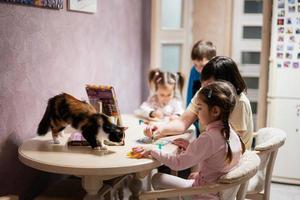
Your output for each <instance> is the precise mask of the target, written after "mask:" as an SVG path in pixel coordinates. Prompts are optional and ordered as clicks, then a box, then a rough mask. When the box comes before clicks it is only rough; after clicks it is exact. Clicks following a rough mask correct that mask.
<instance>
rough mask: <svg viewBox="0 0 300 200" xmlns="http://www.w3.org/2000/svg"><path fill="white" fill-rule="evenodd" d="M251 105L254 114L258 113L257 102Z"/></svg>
mask: <svg viewBox="0 0 300 200" xmlns="http://www.w3.org/2000/svg"><path fill="white" fill-rule="evenodd" d="M250 104H251V109H252V114H256V113H257V102H250Z"/></svg>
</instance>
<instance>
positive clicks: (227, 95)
mask: <svg viewBox="0 0 300 200" xmlns="http://www.w3.org/2000/svg"><path fill="white" fill-rule="evenodd" d="M235 96H236V92H235V89H234V87H233V86H232V84H230V83H229V82H225V81H215V82H213V83H211V84H209V85H207V86H205V87H202V88H201V89H200V91H199V93H198V96H197V98H200V99H201V100H202V101H203V102H204V103H206V104H207V106H208V109H209V110H211V109H212V107H213V106H218V107H219V108H220V110H221V114H220V118H219V120H221V121H222V122H223V124H224V128H223V129H222V135H223V137H224V139H225V141H226V144H227V146H228V151H227V155H226V161H229V162H231V160H232V151H231V148H230V144H229V137H230V126H229V116H230V114H231V112H232V111H233V109H234V106H235V104H236V100H235ZM240 141H241V144H242V149H243V152H244V151H245V145H244V143H243V142H242V140H241V139H240Z"/></svg>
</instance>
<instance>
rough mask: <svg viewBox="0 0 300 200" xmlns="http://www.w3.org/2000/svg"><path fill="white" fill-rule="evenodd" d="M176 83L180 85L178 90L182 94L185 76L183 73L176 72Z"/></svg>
mask: <svg viewBox="0 0 300 200" xmlns="http://www.w3.org/2000/svg"><path fill="white" fill-rule="evenodd" d="M176 79H177V80H176V84H177V86H178V90H179V92H180V94H181V96H182V90H183V86H184V77H183V76H182V74H181V73H180V72H177V74H176Z"/></svg>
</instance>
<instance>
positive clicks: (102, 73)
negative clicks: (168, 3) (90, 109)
mask: <svg viewBox="0 0 300 200" xmlns="http://www.w3.org/2000/svg"><path fill="white" fill-rule="evenodd" d="M65 2H66V1H65ZM149 2H150V1H140V0H131V1H124V0H123V1H121V0H101V1H100V0H99V1H98V11H97V13H96V14H84V13H76V12H69V11H67V10H66V3H65V5H64V9H62V10H59V11H58V10H50V9H41V8H34V7H27V6H19V5H12V4H3V3H0V91H1V92H0V120H1V121H0V123H1V124H0V136H1V137H0V179H1V181H0V196H1V195H4V194H7V193H10V194H19V195H21V199H30V198H32V195H34V194H35V193H36V192H38V191H39V190H40V189H43V187H45V186H46V185H47V184H48V183H49V181H51V180H52V179H56V178H57V177H55V176H53V175H52V174H46V173H42V172H39V171H36V170H33V169H31V168H29V167H26V166H24V165H23V164H21V163H20V162H19V161H18V158H17V148H18V146H19V145H20V144H21V143H22V142H23V141H24V140H27V139H29V138H31V137H34V136H35V132H36V128H37V124H38V122H39V120H40V119H41V117H42V114H43V112H44V109H45V106H46V102H47V99H48V98H49V97H51V96H53V95H56V94H58V93H60V92H67V93H70V94H72V95H74V96H76V97H77V98H79V99H82V98H83V99H87V97H86V94H85V90H84V87H85V84H88V83H94V84H109V85H113V86H114V87H115V89H116V92H117V96H118V99H119V104H120V109H121V112H123V113H128V112H132V111H133V110H134V109H135V108H137V106H138V105H139V104H140V102H141V98H142V95H143V96H144V92H143V91H142V89H141V88H144V87H141V85H143V84H142V83H143V80H142V79H143V78H144V76H145V71H146V70H145V69H146V68H147V67H148V65H149V52H150V49H149V48H150V45H149V38H150V35H149V31H147V30H149V27H150V21H149V20H150V3H149ZM24 194H27V195H24Z"/></svg>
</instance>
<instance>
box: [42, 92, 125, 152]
mask: <svg viewBox="0 0 300 200" xmlns="http://www.w3.org/2000/svg"><path fill="white" fill-rule="evenodd" d="M67 125H71V126H72V127H73V128H75V129H78V130H81V133H82V135H83V137H84V138H85V139H86V140H87V142H88V143H89V144H90V145H91V147H92V148H93V149H102V150H104V149H106V146H105V145H104V142H103V141H104V139H109V140H110V141H112V142H121V143H123V144H124V136H125V134H124V131H125V130H126V129H127V128H126V127H120V126H117V125H115V124H113V123H111V122H110V121H109V118H108V116H106V115H105V114H101V113H97V111H96V109H95V108H94V107H93V106H92V105H90V104H88V103H86V102H85V101H80V100H78V99H76V98H75V97H73V96H71V95H69V94H66V93H62V94H59V95H56V96H54V97H52V98H50V99H49V101H48V106H47V108H46V111H45V113H44V116H43V118H42V120H41V122H40V123H39V126H38V129H37V134H38V135H45V134H46V133H47V132H48V131H49V129H51V131H52V137H53V141H54V143H59V140H58V136H59V134H60V132H61V131H62V130H63V129H64V128H65V127H66V126H67ZM97 141H98V142H97Z"/></svg>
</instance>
